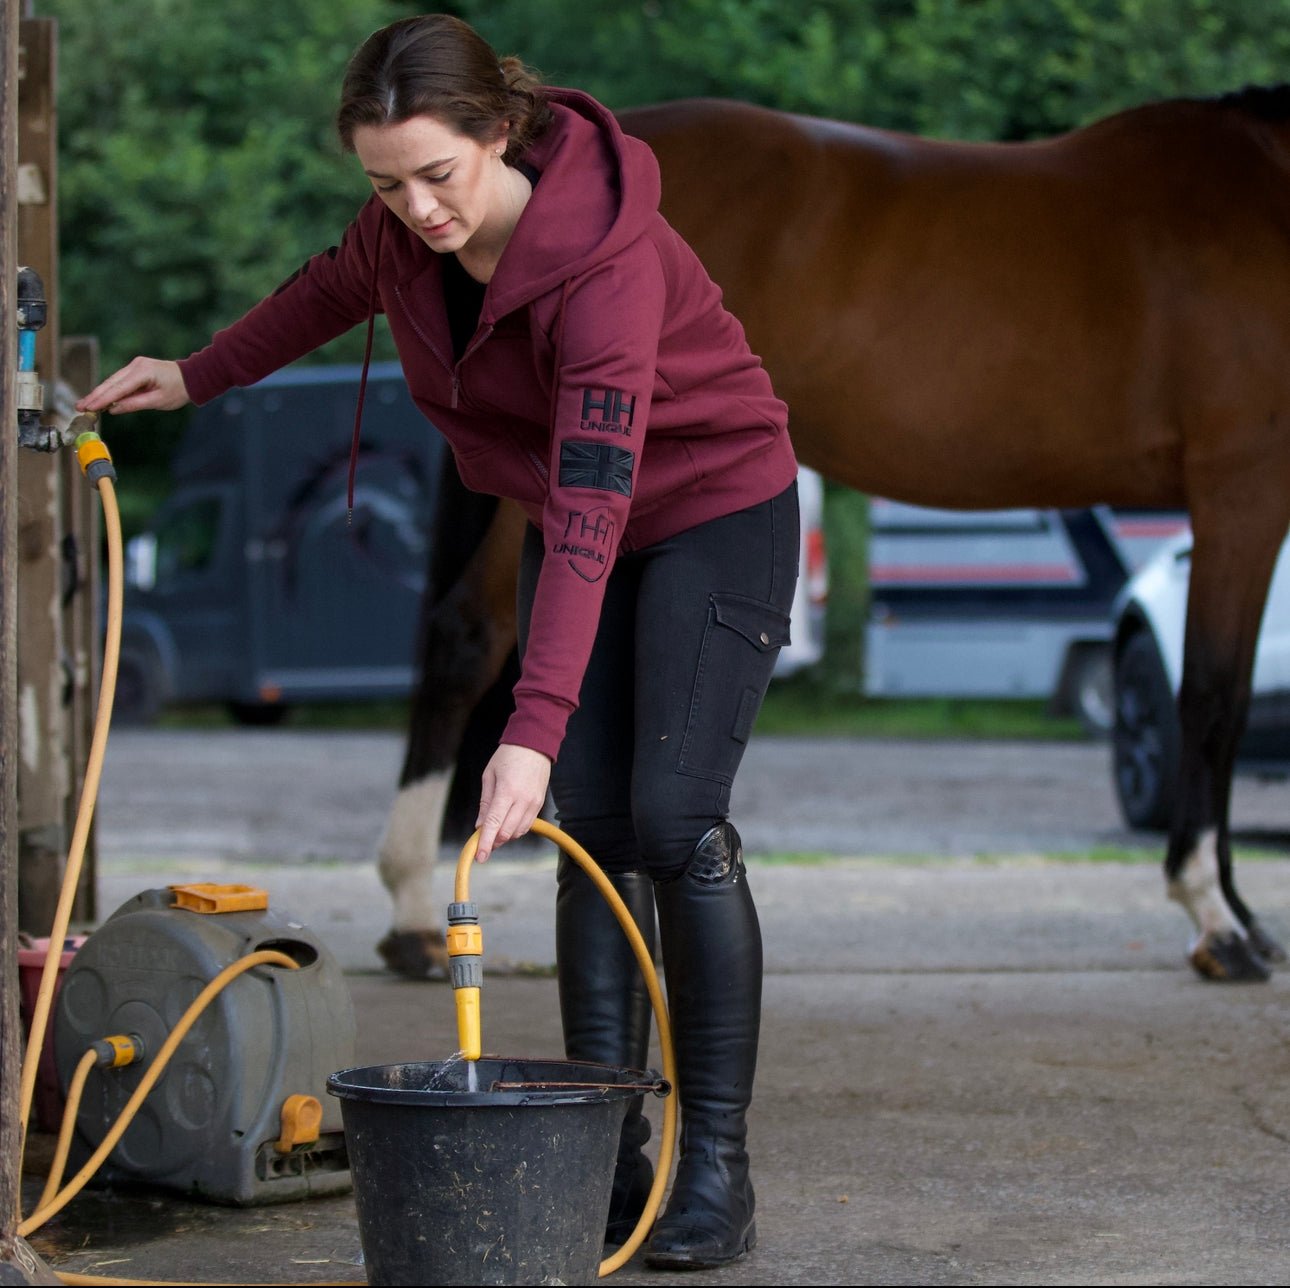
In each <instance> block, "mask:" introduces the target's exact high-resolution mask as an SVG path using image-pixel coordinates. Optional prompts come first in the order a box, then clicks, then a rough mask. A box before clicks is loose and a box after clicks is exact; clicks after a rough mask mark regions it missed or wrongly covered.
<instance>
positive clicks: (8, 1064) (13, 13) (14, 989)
mask: <svg viewBox="0 0 1290 1288" xmlns="http://www.w3.org/2000/svg"><path fill="white" fill-rule="evenodd" d="M17 118H18V8H17V0H4V27H3V30H2V31H0V151H2V155H0V283H3V284H4V296H3V301H4V302H3V307H0V535H2V536H3V542H4V548H3V559H2V560H0V778H2V780H3V785H2V790H0V854H2V856H3V862H2V863H0V1284H14V1283H18V1284H30V1283H57V1282H58V1279H57V1278H56V1277H55V1275H54V1274H53V1272H52V1271H51V1270H50V1269H49V1267H48V1266H46V1265H45V1263H44V1262H43V1261H41V1260H40V1258H39V1257H37V1256H36V1254H35V1253H34V1252H32V1250H31V1248H30V1246H29V1245H28V1244H27V1243H26V1241H25V1240H23V1239H21V1238H19V1237H18V1233H17V1230H18V1219H17V1213H18V1205H19V1200H20V1195H21V1179H22V1178H21V1177H20V1175H19V1171H18V1142H19V1139H20V1136H21V1131H20V1123H19V1106H18V1101H19V1070H20V1069H21V1067H22V1045H23V1044H22V1033H21V1031H20V1029H19V1020H18V825H17V824H18V762H17V755H16V752H17V735H18V721H17V710H16V703H15V698H16V695H17V691H18V602H17V594H16V578H17V566H18V565H17V558H16V555H17V545H18V528H17V519H18V514H17V506H16V505H15V500H16V494H17V492H16V478H17V460H16V457H17V454H18V435H17V421H18V413H17V406H16V396H15V389H14V372H15V370H16V369H17V365H18V360H17V352H18V345H17V328H16V325H15V318H14V306H15V301H16V295H15V284H16V280H17V273H18V257H17V242H16V237H15V232H16V222H17V221H16V210H17V187H18V120H17Z"/></svg>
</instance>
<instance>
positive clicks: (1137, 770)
mask: <svg viewBox="0 0 1290 1288" xmlns="http://www.w3.org/2000/svg"><path fill="white" fill-rule="evenodd" d="M1191 544H1192V543H1191V533H1190V532H1186V533H1183V534H1182V535H1180V536H1178V537H1175V538H1173V539H1171V540H1170V541H1168V542H1166V543H1165V545H1164V546H1163V547H1162V548H1161V549H1160V551H1159V552H1158V553H1157V554H1156V555H1155V556H1154V557H1153V558H1152V559H1150V560H1149V561H1148V562H1147V563H1146V564H1144V565H1143V567H1142V568H1141V569H1140V570H1139V571H1138V572H1137V574H1136V575H1135V576H1134V577H1132V578H1131V579H1130V580H1129V581H1128V583H1127V584H1126V585H1125V587H1124V589H1123V590H1122V591H1121V592H1120V595H1119V597H1118V598H1117V600H1116V603H1115V607H1114V609H1113V622H1114V626H1115V679H1114V684H1115V727H1114V729H1113V731H1112V744H1113V748H1114V757H1113V764H1114V775H1115V791H1116V795H1117V797H1118V799H1119V802H1120V810H1121V812H1122V813H1123V815H1124V818H1125V821H1126V822H1127V823H1129V825H1130V826H1132V827H1143V828H1157V829H1158V828H1165V827H1167V826H1168V824H1169V818H1170V814H1171V813H1172V809H1173V803H1174V793H1175V791H1176V783H1177V778H1178V759H1179V752H1180V749H1181V742H1182V733H1181V728H1180V725H1179V720H1178V708H1177V694H1178V689H1179V686H1180V684H1181V683H1182V653H1183V629H1184V623H1185V618H1186V612H1187V585H1188V581H1189V578H1190V574H1191ZM1288 551H1290V539H1288V540H1287V542H1286V544H1285V545H1283V546H1282V548H1281V556H1280V558H1279V559H1278V560H1277V566H1276V570H1275V572H1274V573H1273V577H1272V585H1271V588H1270V589H1269V592H1268V600H1267V605H1266V607H1265V609H1264V613H1263V627H1262V630H1261V632H1260V634H1259V645H1258V652H1257V653H1256V655H1255V659H1254V679H1253V687H1252V697H1251V700H1250V715H1249V722H1248V724H1247V726H1246V731H1245V736H1244V738H1243V739H1242V742H1241V746H1240V750H1239V752H1238V757H1237V765H1236V768H1237V772H1240V773H1254V774H1259V775H1261V776H1263V777H1269V778H1283V777H1286V776H1288V775H1290V553H1288Z"/></svg>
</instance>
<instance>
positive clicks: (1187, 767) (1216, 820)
mask: <svg viewBox="0 0 1290 1288" xmlns="http://www.w3.org/2000/svg"><path fill="white" fill-rule="evenodd" d="M1253 509H1254V507H1253V506H1247V507H1246V508H1245V509H1244V510H1241V509H1233V510H1231V511H1230V512H1229V515H1230V516H1237V517H1235V518H1231V517H1229V518H1228V519H1227V520H1225V521H1223V522H1222V523H1221V525H1220V524H1218V523H1216V524H1214V525H1213V527H1212V528H1211V526H1210V525H1209V524H1208V523H1206V521H1205V516H1204V514H1203V513H1202V514H1199V515H1198V514H1197V513H1195V512H1193V516H1192V524H1193V530H1194V532H1195V542H1194V545H1193V550H1192V560H1191V584H1190V588H1189V591H1188V601H1187V631H1186V639H1185V644H1184V654H1183V677H1182V686H1181V689H1180V692H1179V699H1178V701H1179V715H1180V720H1181V725H1182V757H1181V760H1182V763H1181V774H1180V778H1181V781H1180V791H1179V794H1178V803H1177V805H1176V806H1175V809H1174V818H1173V822H1172V825H1171V827H1170V832H1169V847H1168V852H1167V854H1166V857H1165V878H1166V883H1167V890H1168V893H1169V897H1170V898H1171V899H1174V900H1175V901H1177V902H1178V903H1179V904H1181V905H1182V907H1183V908H1184V909H1185V910H1186V911H1187V913H1188V915H1189V916H1190V917H1191V918H1192V921H1193V922H1194V923H1195V926H1196V931H1197V934H1196V939H1195V941H1194V942H1193V944H1192V946H1191V949H1190V953H1189V960H1190V961H1191V964H1192V966H1193V967H1194V968H1195V969H1196V970H1197V972H1198V973H1199V974H1200V975H1202V976H1203V977H1204V978H1206V979H1211V980H1222V981H1232V982H1239V981H1261V980H1266V979H1267V978H1268V977H1269V975H1270V973H1271V972H1270V969H1269V966H1268V958H1269V956H1275V955H1276V954H1277V953H1279V951H1280V950H1279V948H1278V947H1277V945H1276V944H1275V941H1273V940H1271V939H1270V938H1269V937H1268V936H1267V934H1266V933H1265V932H1264V931H1262V930H1261V929H1260V928H1258V924H1257V921H1256V920H1255V918H1254V916H1253V914H1252V913H1251V912H1250V909H1249V908H1248V906H1247V905H1246V904H1245V903H1244V901H1243V900H1242V899H1241V898H1240V896H1239V895H1238V894H1237V893H1236V887H1235V882H1234V879H1233V875H1232V857H1231V840H1230V835H1229V818H1228V811H1229V802H1230V797H1231V782H1232V770H1233V766H1234V763H1235V759H1236V751H1237V746H1238V744H1239V742H1240V738H1241V734H1242V732H1243V731H1244V728H1245V719H1246V715H1247V713H1248V710H1249V701H1250V681H1251V673H1252V671H1253V666H1254V653H1255V647H1256V645H1257V643H1258V633H1259V624H1260V621H1261V619H1262V615H1263V605H1264V600H1265V598H1266V595H1267V589H1268V585H1269V583H1270V581H1271V577H1272V569H1273V567H1274V565H1275V563H1276V557H1277V553H1278V550H1279V548H1280V543H1281V539H1282V537H1283V535H1284V533H1285V518H1284V515H1283V514H1281V515H1279V517H1278V518H1277V519H1276V520H1272V519H1268V520H1265V521H1263V522H1262V523H1261V524H1260V523H1259V522H1258V521H1257V520H1253V519H1250V517H1249V516H1250V514H1251V511H1252V510H1253Z"/></svg>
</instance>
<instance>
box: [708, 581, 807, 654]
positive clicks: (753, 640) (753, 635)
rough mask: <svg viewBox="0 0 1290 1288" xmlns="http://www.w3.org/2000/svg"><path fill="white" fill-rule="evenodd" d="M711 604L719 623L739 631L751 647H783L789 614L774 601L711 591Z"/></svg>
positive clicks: (761, 648) (785, 642) (786, 636)
mask: <svg viewBox="0 0 1290 1288" xmlns="http://www.w3.org/2000/svg"><path fill="white" fill-rule="evenodd" d="M712 607H713V610H714V611H715V613H716V616H717V621H718V622H720V623H721V625H722V626H728V627H729V628H730V629H731V630H732V631H738V632H739V634H740V635H742V636H743V637H744V639H746V640H747V641H748V642H749V643H750V644H751V645H752V646H753V647H754V648H757V649H760V650H762V651H763V652H765V651H766V650H767V649H772V648H782V647H783V646H784V645H785V644H787V643H788V642H789V639H788V614H787V613H784V612H781V611H780V610H779V609H778V608H776V607H775V605H774V604H767V603H765V602H763V601H762V600H760V599H749V598H748V597H747V596H746V595H732V594H730V593H728V592H715V591H714V592H713V594H712Z"/></svg>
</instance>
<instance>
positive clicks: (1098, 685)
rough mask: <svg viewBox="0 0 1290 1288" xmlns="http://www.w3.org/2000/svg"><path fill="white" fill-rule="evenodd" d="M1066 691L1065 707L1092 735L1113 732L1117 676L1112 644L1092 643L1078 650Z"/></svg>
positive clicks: (1068, 672) (1066, 684)
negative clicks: (1112, 660)
mask: <svg viewBox="0 0 1290 1288" xmlns="http://www.w3.org/2000/svg"><path fill="white" fill-rule="evenodd" d="M1063 693H1064V697H1065V701H1064V702H1063V704H1062V705H1063V707H1064V708H1065V710H1067V711H1070V712H1071V713H1072V714H1073V715H1074V716H1075V718H1076V719H1077V720H1078V721H1079V722H1080V725H1081V726H1082V727H1083V729H1084V732H1085V733H1086V734H1088V736H1089V737H1090V738H1105V737H1107V736H1108V735H1109V734H1110V732H1111V728H1112V726H1113V725H1114V723H1115V680H1114V677H1113V676H1112V673H1111V649H1110V647H1109V646H1108V645H1105V644H1090V645H1085V646H1083V647H1081V648H1078V649H1076V650H1075V651H1074V655H1073V656H1072V658H1071V660H1070V664H1069V667H1068V670H1067V675H1066V682H1065V685H1064V686H1063Z"/></svg>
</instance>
